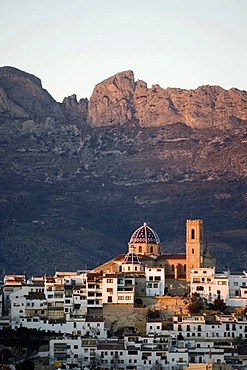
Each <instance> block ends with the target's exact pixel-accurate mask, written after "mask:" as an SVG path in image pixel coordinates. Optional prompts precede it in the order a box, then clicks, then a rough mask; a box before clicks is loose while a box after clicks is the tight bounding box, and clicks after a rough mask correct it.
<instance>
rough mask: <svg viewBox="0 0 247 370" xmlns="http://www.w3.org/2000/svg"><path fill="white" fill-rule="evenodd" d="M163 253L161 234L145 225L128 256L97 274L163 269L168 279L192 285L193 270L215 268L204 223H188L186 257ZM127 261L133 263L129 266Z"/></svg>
mask: <svg viewBox="0 0 247 370" xmlns="http://www.w3.org/2000/svg"><path fill="white" fill-rule="evenodd" d="M162 249H163V248H162V244H161V242H160V239H159V236H158V234H157V233H156V232H155V231H154V230H153V229H152V228H151V227H150V226H148V225H147V223H144V224H143V225H142V226H141V227H139V228H138V229H136V230H135V231H134V233H133V234H132V235H131V238H130V241H129V243H128V253H127V255H126V254H120V255H118V256H116V257H115V258H113V259H112V260H110V261H108V262H106V263H104V264H102V265H100V266H98V267H96V268H95V269H94V270H93V271H94V272H102V273H128V272H129V273H136V274H137V273H141V272H142V271H143V272H144V271H145V270H146V269H147V268H148V267H149V268H154V267H156V268H158V267H161V268H164V270H165V278H166V279H178V280H180V279H181V280H185V281H187V282H190V278H191V269H195V268H200V267H215V259H214V257H213V256H212V254H211V252H210V251H209V250H208V249H207V248H205V245H204V239H203V221H202V220H199V219H196V220H187V221H186V241H185V252H184V253H163V252H162ZM126 261H132V262H133V263H132V264H131V263H129V264H127V265H126ZM127 268H128V270H126V269H127Z"/></svg>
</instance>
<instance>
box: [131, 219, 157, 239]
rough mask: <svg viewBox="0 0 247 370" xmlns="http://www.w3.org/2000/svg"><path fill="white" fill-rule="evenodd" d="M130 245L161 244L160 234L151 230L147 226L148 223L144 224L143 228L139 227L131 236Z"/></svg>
mask: <svg viewBox="0 0 247 370" xmlns="http://www.w3.org/2000/svg"><path fill="white" fill-rule="evenodd" d="M129 243H130V244H134V243H152V244H160V239H159V236H158V234H157V233H156V232H155V231H154V230H153V229H151V227H149V226H147V224H146V222H144V224H143V226H141V227H139V228H138V229H137V230H136V231H135V232H134V233H133V234H132V236H131V238H130V241H129Z"/></svg>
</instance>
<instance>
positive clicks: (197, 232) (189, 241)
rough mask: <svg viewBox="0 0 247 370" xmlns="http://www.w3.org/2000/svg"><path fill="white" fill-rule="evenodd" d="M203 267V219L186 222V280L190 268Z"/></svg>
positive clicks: (188, 276) (188, 279)
mask: <svg viewBox="0 0 247 370" xmlns="http://www.w3.org/2000/svg"><path fill="white" fill-rule="evenodd" d="M198 267H203V221H202V220H187V222H186V280H187V281H190V270H191V269H192V268H198Z"/></svg>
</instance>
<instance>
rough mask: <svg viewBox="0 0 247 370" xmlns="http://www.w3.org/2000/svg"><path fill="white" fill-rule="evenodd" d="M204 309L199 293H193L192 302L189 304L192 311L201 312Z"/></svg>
mask: <svg viewBox="0 0 247 370" xmlns="http://www.w3.org/2000/svg"><path fill="white" fill-rule="evenodd" d="M202 309H203V302H202V299H201V297H200V295H199V294H197V293H193V294H192V297H191V303H190V304H189V306H188V310H189V312H190V313H199V312H201V310H202Z"/></svg>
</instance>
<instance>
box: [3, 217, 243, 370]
mask: <svg viewBox="0 0 247 370" xmlns="http://www.w3.org/2000/svg"><path fill="white" fill-rule="evenodd" d="M170 279H175V280H174V281H179V280H180V281H183V282H184V283H185V282H186V283H187V284H188V287H189V290H188V291H189V294H193V293H198V294H200V296H201V297H202V298H204V299H205V300H207V301H208V302H213V301H214V300H215V299H216V298H219V297H220V298H221V299H223V300H224V301H225V303H226V304H227V305H228V306H234V307H244V306H245V305H246V304H247V273H246V272H242V273H230V272H229V271H226V272H222V273H216V272H215V261H214V258H213V256H212V255H211V253H210V252H209V251H208V250H207V249H205V248H204V245H203V223H202V221H201V220H187V227H186V253H179V254H165V253H162V252H161V244H160V241H159V237H158V235H157V234H156V232H155V231H154V230H152V229H151V228H150V227H149V226H147V224H146V223H144V225H143V226H141V227H140V228H138V229H137V230H136V231H135V232H134V233H133V234H132V236H131V239H130V242H129V250H128V253H127V254H126V255H118V256H117V257H115V258H114V259H112V260H111V261H108V262H106V263H105V264H103V265H101V266H98V267H97V268H95V269H94V270H90V271H78V272H56V273H55V275H54V276H52V277H47V276H44V277H40V278H37V277H32V278H30V279H28V280H26V278H25V276H24V275H6V276H5V277H4V282H3V285H2V291H1V294H2V300H0V302H1V305H2V306H1V307H0V308H1V310H2V316H3V317H4V316H5V317H7V318H8V319H7V320H8V322H9V324H10V325H11V327H12V328H13V329H16V328H18V327H20V326H25V327H27V328H36V329H38V330H43V331H47V332H53V333H56V334H57V339H56V340H51V342H50V361H51V363H58V364H60V363H74V364H78V366H82V365H83V366H96V365H97V366H99V367H100V368H103V369H106V368H108V369H111V368H112V369H128V368H129V369H155V368H162V369H171V370H175V369H181V368H184V367H186V366H187V365H188V364H189V363H191V362H192V363H211V364H215V366H216V364H221V367H219V368H218V370H224V367H222V366H223V365H224V364H225V366H226V364H230V363H231V361H232V356H233V354H234V353H236V347H234V346H233V345H231V344H229V340H233V339H236V338H242V339H247V319H246V317H238V316H234V315H230V316H222V315H221V316H215V317H214V318H213V319H212V318H211V320H209V319H208V318H207V317H205V316H204V315H201V316H200V315H199V316H193V317H191V316H174V317H173V323H172V325H171V326H170V327H167V326H166V325H165V323H164V322H162V321H160V322H158V321H156V322H155V321H152V322H147V326H146V333H145V334H142V335H141V334H136V332H135V333H132V335H127V336H124V337H122V338H121V340H116V339H109V338H108V339H107V329H108V328H107V327H106V325H105V320H104V318H103V316H102V315H100V314H99V313H100V312H101V313H102V308H104V307H105V306H107V305H109V306H110V305H111V306H112V305H113V306H114V305H117V306H121V305H122V306H123V307H127V306H133V307H134V304H135V302H136V299H137V298H141V297H150V296H151V297H153V296H156V297H158V296H164V295H165V294H167V293H169V291H168V289H169V286H168V284H167V282H168V281H171V280H170ZM4 323H6V320H4V319H2V320H1V323H0V325H1V324H2V325H4ZM220 340H221V341H225V340H228V344H227V346H226V347H227V348H224V346H223V345H222V344H220ZM222 343H223V342H222ZM238 361H240V363H241V366H245V365H246V363H247V359H246V360H245V359H244V358H240V357H238ZM241 361H242V362H241ZM245 361H246V362H245ZM235 365H236V366H237V364H235ZM235 365H234V366H235Z"/></svg>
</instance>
